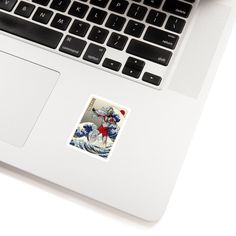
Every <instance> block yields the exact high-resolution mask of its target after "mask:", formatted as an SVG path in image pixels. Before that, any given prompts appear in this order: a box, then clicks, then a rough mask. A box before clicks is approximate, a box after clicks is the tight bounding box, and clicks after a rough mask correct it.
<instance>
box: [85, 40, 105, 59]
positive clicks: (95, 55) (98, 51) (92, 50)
mask: <svg viewBox="0 0 236 236" xmlns="http://www.w3.org/2000/svg"><path fill="white" fill-rule="evenodd" d="M105 52H106V48H104V47H101V46H98V45H96V44H93V43H91V44H90V45H89V46H88V49H87V51H86V52H85V54H84V57H83V59H84V60H86V61H89V62H92V63H94V64H99V63H100V61H101V60H102V57H103V55H104V53H105Z"/></svg>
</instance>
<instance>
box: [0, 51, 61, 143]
mask: <svg viewBox="0 0 236 236" xmlns="http://www.w3.org/2000/svg"><path fill="white" fill-rule="evenodd" d="M0 68H1V70H0V71H1V75H0V140H1V141H4V142H7V143H9V144H12V145H14V146H18V147H21V146H23V145H24V143H25V142H26V140H27V138H28V137H29V135H30V132H31V130H32V129H33V127H34V125H35V123H36V121H37V119H38V117H39V115H40V113H41V111H42V109H43V107H44V105H45V103H46V101H47V100H48V98H49V95H50V93H51V92H52V90H53V88H54V86H55V84H56V82H57V79H58V78H59V76H60V74H59V73H58V72H55V71H53V70H50V69H47V68H45V67H42V66H39V65H36V64H33V63H31V62H28V61H25V60H23V59H20V58H17V57H14V56H12V55H9V54H6V53H4V52H1V51H0Z"/></svg>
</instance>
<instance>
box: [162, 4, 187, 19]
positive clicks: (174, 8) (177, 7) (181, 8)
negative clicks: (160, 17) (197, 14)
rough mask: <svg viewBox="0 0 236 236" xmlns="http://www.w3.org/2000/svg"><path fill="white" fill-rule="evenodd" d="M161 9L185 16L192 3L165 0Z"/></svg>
mask: <svg viewBox="0 0 236 236" xmlns="http://www.w3.org/2000/svg"><path fill="white" fill-rule="evenodd" d="M163 10H164V11H167V12H169V13H172V14H175V15H178V16H182V17H185V18H187V17H188V16H189V14H190V12H191V10H192V5H190V4H188V3H184V2H181V1H178V0H166V2H165V4H164V6H163Z"/></svg>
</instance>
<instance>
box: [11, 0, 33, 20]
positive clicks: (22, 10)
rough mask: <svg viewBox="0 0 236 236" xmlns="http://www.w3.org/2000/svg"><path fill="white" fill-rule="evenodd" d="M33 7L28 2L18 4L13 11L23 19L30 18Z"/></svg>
mask: <svg viewBox="0 0 236 236" xmlns="http://www.w3.org/2000/svg"><path fill="white" fill-rule="evenodd" d="M34 8H35V6H34V5H32V4H30V3H28V2H20V3H19V5H18V6H17V8H16V10H15V14H17V15H19V16H23V17H26V18H28V17H30V15H31V14H32V12H33V10H34Z"/></svg>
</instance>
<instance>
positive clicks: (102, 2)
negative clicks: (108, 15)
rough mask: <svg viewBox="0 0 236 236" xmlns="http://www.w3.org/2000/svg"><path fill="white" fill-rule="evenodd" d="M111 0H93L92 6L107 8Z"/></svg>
mask: <svg viewBox="0 0 236 236" xmlns="http://www.w3.org/2000/svg"><path fill="white" fill-rule="evenodd" d="M108 2H109V0H91V1H90V3H91V4H92V5H95V6H98V7H103V8H105V7H106V5H107V3H108Z"/></svg>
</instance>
